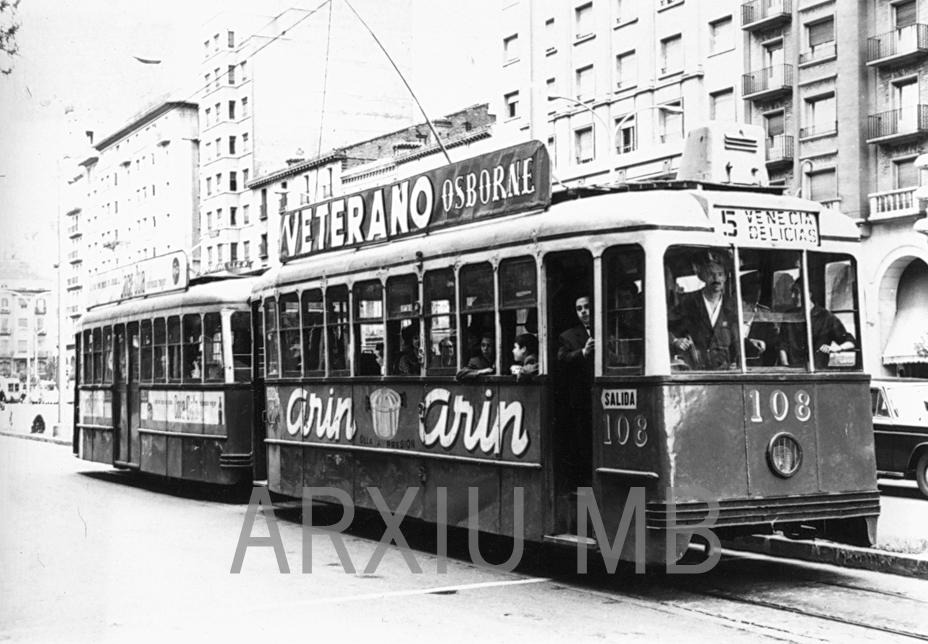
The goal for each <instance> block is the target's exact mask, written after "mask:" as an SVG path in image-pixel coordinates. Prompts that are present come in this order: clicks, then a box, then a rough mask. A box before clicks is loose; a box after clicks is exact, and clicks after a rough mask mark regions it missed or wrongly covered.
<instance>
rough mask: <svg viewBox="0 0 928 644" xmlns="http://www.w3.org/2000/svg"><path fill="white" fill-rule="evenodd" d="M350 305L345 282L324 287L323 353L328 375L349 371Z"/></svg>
mask: <svg viewBox="0 0 928 644" xmlns="http://www.w3.org/2000/svg"><path fill="white" fill-rule="evenodd" d="M350 305H351V300H350V297H349V289H348V285H347V284H338V285H335V286H330V287H328V288H327V289H326V291H325V307H326V314H325V329H326V331H325V343H326V344H325V355H326V369H327V370H328V375H330V376H347V375H348V374H349V373H350V371H349V368H350V365H349V363H348V348H349V347H350V346H351V317H350V315H349V311H350ZM339 336H340V337H339Z"/></svg>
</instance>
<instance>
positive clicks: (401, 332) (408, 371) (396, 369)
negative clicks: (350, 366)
mask: <svg viewBox="0 0 928 644" xmlns="http://www.w3.org/2000/svg"><path fill="white" fill-rule="evenodd" d="M420 309H421V307H420V306H419V280H418V278H416V276H415V275H403V276H401V277H391V278H390V279H389V280H387V355H388V356H389V360H390V362H389V364H390V370H389V372H388V373H389V374H390V375H395V376H418V375H419V374H421V373H422V357H421V353H422V352H421V350H420V347H421V346H422V339H421V337H420V329H421V325H420V324H419V311H420ZM374 357H375V362H374V363H373V364H372V365H371V366H372V368H375V369H376V371H375V373H379V372H380V369H379V367H380V365H379V364H378V362H377V361H376V347H375V354H374ZM362 366H363V365H362Z"/></svg>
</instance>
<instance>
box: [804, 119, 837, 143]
mask: <svg viewBox="0 0 928 644" xmlns="http://www.w3.org/2000/svg"><path fill="white" fill-rule="evenodd" d="M837 131H838V122H837V121H833V122H830V123H816V124H815V125H808V126H806V127H801V128H799V138H800V139H804V138H806V137H810V136H822V135H824V134H832V133H834V132H837Z"/></svg>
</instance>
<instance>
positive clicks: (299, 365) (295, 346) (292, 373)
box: [277, 291, 303, 378]
mask: <svg viewBox="0 0 928 644" xmlns="http://www.w3.org/2000/svg"><path fill="white" fill-rule="evenodd" d="M277 315H278V316H279V317H278V324H277V333H278V334H279V336H280V376H281V378H299V377H301V376H302V375H303V347H302V344H303V340H302V337H301V336H302V330H301V324H300V294H299V293H298V292H296V291H293V292H290V293H281V294H280V295H279V296H278V298H277Z"/></svg>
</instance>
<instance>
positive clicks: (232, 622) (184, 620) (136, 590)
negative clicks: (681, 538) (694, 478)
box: [0, 437, 928, 642]
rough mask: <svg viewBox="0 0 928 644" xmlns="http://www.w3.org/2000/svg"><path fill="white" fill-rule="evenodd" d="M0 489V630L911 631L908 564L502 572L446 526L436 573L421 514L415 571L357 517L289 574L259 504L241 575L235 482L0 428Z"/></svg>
mask: <svg viewBox="0 0 928 644" xmlns="http://www.w3.org/2000/svg"><path fill="white" fill-rule="evenodd" d="M0 490H2V491H0V510H2V512H3V516H4V524H3V525H4V529H3V531H2V533H0V639H9V640H13V641H33V642H48V641H116V640H119V641H163V640H165V639H167V638H170V639H172V640H178V641H191V640H194V639H196V640H199V641H203V640H204V639H208V641H216V640H220V639H229V640H231V641H243V640H246V639H248V640H254V639H256V638H257V637H259V636H264V637H266V636H268V635H278V634H292V635H300V636H303V637H305V638H306V639H318V638H320V637H322V638H324V637H339V638H342V639H344V638H345V636H346V635H348V636H349V638H353V637H354V636H356V635H359V634H367V635H370V636H373V637H375V638H376V640H377V641H400V640H404V641H408V640H409V639H410V637H411V636H412V637H415V636H417V635H418V636H440V637H441V638H442V639H443V640H445V641H465V640H468V641H470V640H474V639H477V638H483V639H489V640H492V641H497V640H503V639H518V640H520V641H522V640H534V641H563V640H566V639H571V640H574V641H599V640H604V639H605V640H608V641H617V640H621V641H648V642H654V641H659V642H662V641H670V640H672V639H676V638H681V639H682V638H685V639H686V641H699V642H764V641H784V640H786V641H795V642H813V641H815V642H832V641H833V642H838V641H841V642H847V641H854V642H890V641H894V642H895V641H900V639H903V638H906V636H912V637H915V638H917V639H926V638H928V583H926V582H925V581H922V580H915V579H908V578H903V577H895V576H890V575H882V574H877V573H870V572H859V571H852V570H845V569H838V568H831V567H828V566H821V565H814V564H801V563H797V562H788V561H781V560H774V559H769V558H765V557H759V556H737V557H734V556H730V555H728V554H726V555H725V556H723V559H722V562H721V563H720V564H719V565H718V566H717V567H716V568H715V569H714V570H713V571H712V572H710V573H707V574H705V575H698V576H666V575H647V576H636V575H634V574H632V573H631V572H630V571H623V572H620V573H618V574H616V575H608V574H605V573H604V572H603V571H599V572H592V574H590V575H585V576H580V575H577V574H576V573H575V572H573V571H574V570H575V568H574V566H575V557H576V555H575V553H574V552H572V551H568V550H552V549H547V548H546V549H542V548H537V547H534V548H533V547H527V551H526V556H525V557H523V563H522V565H521V566H520V567H519V568H518V569H517V570H516V572H514V573H512V574H504V573H499V572H496V571H491V570H486V569H481V568H478V567H477V566H475V565H473V564H472V563H470V562H469V561H467V560H466V559H465V558H463V557H464V553H465V552H466V545H465V546H463V547H459V546H456V545H455V544H454V543H452V546H451V557H452V559H451V561H450V562H449V563H448V569H447V574H438V573H437V572H436V568H437V557H436V556H435V549H434V545H433V544H432V545H431V546H429V545H427V544H429V541H430V539H432V540H434V529H433V528H432V529H423V528H421V527H420V528H418V529H417V528H416V527H415V526H413V527H411V528H409V529H407V527H406V525H405V524H404V525H403V534H404V536H406V537H407V538H408V539H409V540H410V545H411V546H412V547H413V549H414V556H415V559H416V561H417V562H418V564H419V565H420V566H421V567H422V570H423V572H422V574H412V573H411V572H410V571H409V568H408V567H407V565H406V563H405V561H404V558H403V557H402V556H401V553H400V551H399V550H398V549H397V548H396V547H395V546H391V547H390V548H389V549H388V550H387V553H386V554H385V556H384V557H383V559H382V561H381V563H380V565H379V567H378V568H377V570H376V572H375V573H373V574H364V573H363V569H364V567H365V566H366V565H367V562H368V561H369V560H370V559H371V556H372V555H373V554H374V552H375V550H376V548H377V543H378V539H379V538H380V534H381V533H382V532H383V528H382V526H381V527H380V528H378V521H372V520H370V517H369V518H368V519H364V520H360V521H356V523H357V524H358V525H359V527H358V529H355V530H353V532H352V534H351V535H346V536H345V540H344V542H345V544H346V546H347V551H348V554H349V556H350V558H351V560H352V562H353V563H354V565H355V567H356V568H357V570H358V573H357V574H355V575H349V574H345V573H344V571H343V569H342V566H341V564H340V563H339V557H338V554H337V552H336V550H335V548H334V547H333V545H332V541H331V540H330V539H329V538H326V537H325V536H319V535H317V536H316V537H314V539H313V551H312V554H313V556H312V562H313V570H312V573H309V574H302V573H301V572H300V571H301V538H302V534H301V525H300V523H299V519H300V517H299V513H298V512H297V511H284V512H279V513H278V521H277V525H278V526H279V529H280V534H281V540H282V543H283V545H284V548H285V550H286V555H287V560H288V563H289V567H290V571H291V572H290V574H280V573H279V572H278V567H277V561H276V559H275V556H274V553H273V550H272V549H271V548H258V547H251V548H249V549H248V550H247V553H246V555H245V560H244V565H243V567H242V571H241V574H230V570H231V568H232V561H233V556H234V553H235V550H236V545H237V543H238V539H239V535H240V533H241V530H242V524H243V520H244V518H245V515H246V509H247V505H246V503H245V500H246V495H247V490H246V491H245V493H244V494H243V493H241V492H239V493H235V492H230V493H224V494H221V495H219V496H218V497H217V496H216V495H215V494H214V493H212V492H214V491H209V490H195V491H194V492H193V493H189V492H181V491H179V488H177V487H175V486H172V485H169V484H167V483H164V482H161V481H157V480H154V479H144V478H142V479H140V478H138V477H135V476H132V475H129V474H127V473H123V472H117V471H114V470H112V469H110V468H107V467H103V466H97V465H96V464H91V463H87V462H83V461H79V460H77V459H75V458H73V457H72V456H71V453H70V450H69V449H68V448H67V447H65V446H61V445H54V444H50V443H42V442H34V441H25V440H21V439H17V438H11V437H0ZM208 499H210V500H208ZM896 501H901V502H904V503H919V502H921V501H920V500H918V499H909V498H901V499H893V498H891V499H890V500H889V503H887V504H886V506H887V507H894V505H895V502H896ZM317 514H318V515H319V516H318V517H317V516H316V515H317ZM923 514H924V513H923ZM329 515H332V513H331V512H329V511H327V510H318V511H317V512H314V520H317V521H318V522H331V521H333V520H335V519H337V516H334V517H333V516H329ZM265 525H266V524H265V522H264V521H263V520H262V518H261V517H260V516H259V517H258V519H257V520H256V522H255V529H254V536H264V535H267V528H266V527H265ZM429 534H431V535H432V536H431V537H430V536H429ZM506 547H508V546H506ZM504 549H505V547H504ZM506 556H508V553H507V554H504V555H503V556H502V558H505V557H506ZM591 561H595V557H593V558H591ZM591 568H592V569H593V570H594V571H595V570H596V566H591ZM620 570H621V569H620Z"/></svg>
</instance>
